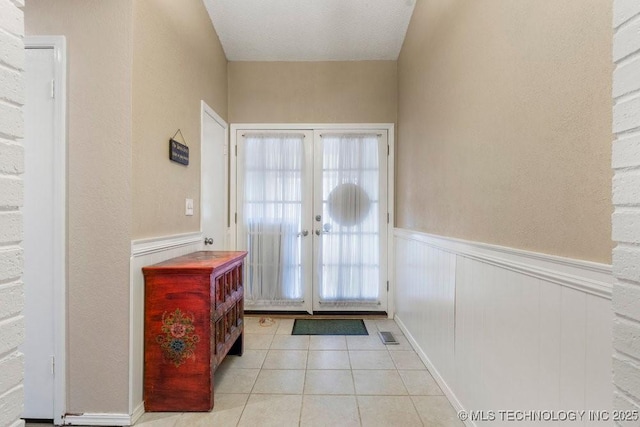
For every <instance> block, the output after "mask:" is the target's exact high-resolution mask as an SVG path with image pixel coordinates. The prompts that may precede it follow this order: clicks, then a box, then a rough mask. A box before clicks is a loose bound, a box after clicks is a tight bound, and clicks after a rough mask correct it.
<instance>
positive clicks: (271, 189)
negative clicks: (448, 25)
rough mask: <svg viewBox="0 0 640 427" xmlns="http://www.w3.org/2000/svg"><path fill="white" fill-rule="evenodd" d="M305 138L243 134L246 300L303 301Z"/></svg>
mask: <svg viewBox="0 0 640 427" xmlns="http://www.w3.org/2000/svg"><path fill="white" fill-rule="evenodd" d="M303 138H304V135H300V134H272V133H269V134H248V135H245V151H244V152H245V156H244V162H245V164H244V171H245V181H244V209H243V212H244V221H245V224H244V225H245V230H246V243H247V250H248V252H249V253H248V255H247V260H246V263H245V266H246V270H245V271H246V284H245V292H246V295H245V298H246V299H247V300H251V301H273V302H277V301H287V300H288V301H290V300H300V299H302V297H303V289H302V277H301V242H300V240H301V239H300V238H299V236H298V233H299V232H300V229H301V222H302V167H303V161H304V155H303Z"/></svg>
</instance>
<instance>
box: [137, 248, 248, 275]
mask: <svg viewBox="0 0 640 427" xmlns="http://www.w3.org/2000/svg"><path fill="white" fill-rule="evenodd" d="M245 256H247V252H245V251H200V252H192V253H190V254H186V255H183V256H180V257H177V258H171V259H168V260H166V261H163V262H160V263H158V264H154V265H149V266H146V267H142V272H143V273H144V274H145V275H147V274H153V273H163V274H167V273H206V272H211V271H213V270H215V269H218V268H221V267H224V266H225V265H227V264H231V263H233V262H236V261H239V260H241V259H243V258H244V257H245Z"/></svg>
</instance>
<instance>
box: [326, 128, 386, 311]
mask: <svg viewBox="0 0 640 427" xmlns="http://www.w3.org/2000/svg"><path fill="white" fill-rule="evenodd" d="M378 144H379V140H378V135H377V134H364V135H356V134H328V135H322V205H323V206H322V210H323V214H322V217H323V230H324V234H323V238H322V250H321V253H322V259H321V261H320V268H321V274H322V280H321V285H320V292H319V293H320V300H321V301H335V302H339V301H363V302H376V301H378V300H379V284H380V226H379V223H380V222H379V219H380V218H379V196H380V195H379V163H380V162H379V154H378V153H379V145H378Z"/></svg>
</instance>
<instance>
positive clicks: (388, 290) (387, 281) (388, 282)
mask: <svg viewBox="0 0 640 427" xmlns="http://www.w3.org/2000/svg"><path fill="white" fill-rule="evenodd" d="M387 292H389V281H388V280H387Z"/></svg>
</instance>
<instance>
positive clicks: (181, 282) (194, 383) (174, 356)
mask: <svg viewBox="0 0 640 427" xmlns="http://www.w3.org/2000/svg"><path fill="white" fill-rule="evenodd" d="M246 255H247V253H246V252H214V251H202V252H194V253H191V254H188V255H184V256H181V257H178V258H172V259H170V260H167V261H164V262H161V263H159V264H155V265H152V266H148V267H143V268H142V272H143V274H144V281H145V313H144V400H145V410H146V411H149V412H157V411H162V412H165V411H166V412H174V411H175V412H182V411H210V410H211V409H212V408H213V373H214V372H215V370H216V368H217V367H218V366H219V365H220V363H221V362H222V360H223V359H224V357H225V356H226V355H227V354H228V353H229V354H237V355H242V350H243V330H244V323H243V309H244V299H243V295H244V289H243V281H242V265H243V262H244V258H245V256H246Z"/></svg>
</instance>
